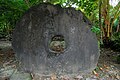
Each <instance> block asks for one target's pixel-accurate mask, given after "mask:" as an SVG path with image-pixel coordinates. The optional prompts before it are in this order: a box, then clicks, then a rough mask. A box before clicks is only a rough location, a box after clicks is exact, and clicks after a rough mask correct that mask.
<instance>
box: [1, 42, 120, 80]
mask: <svg viewBox="0 0 120 80" xmlns="http://www.w3.org/2000/svg"><path fill="white" fill-rule="evenodd" d="M117 55H120V52H116V51H113V50H111V49H108V48H107V49H106V48H101V49H100V58H99V61H98V65H97V67H96V69H95V70H94V71H92V72H91V73H87V74H78V75H74V76H72V77H71V76H69V75H61V76H57V75H55V74H52V75H51V76H42V78H46V79H41V78H39V79H38V77H34V76H32V75H31V74H28V73H23V72H19V71H18V70H17V68H18V67H19V66H20V62H18V61H17V60H16V59H15V53H14V52H13V50H12V47H11V42H10V41H5V40H1V41H0V80H120V64H118V63H117V61H116V56H117Z"/></svg>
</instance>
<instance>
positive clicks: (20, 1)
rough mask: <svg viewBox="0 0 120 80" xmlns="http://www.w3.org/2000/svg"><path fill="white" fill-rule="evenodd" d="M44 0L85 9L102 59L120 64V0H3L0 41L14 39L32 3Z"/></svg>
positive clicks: (102, 60)
mask: <svg viewBox="0 0 120 80" xmlns="http://www.w3.org/2000/svg"><path fill="white" fill-rule="evenodd" d="M40 3H51V4H54V5H60V6H61V7H63V8H67V7H73V8H75V9H76V10H81V11H82V12H83V13H84V14H85V16H87V18H88V19H89V20H90V22H91V23H92V28H91V31H92V32H94V33H95V34H96V36H97V39H98V44H99V48H100V51H101V56H100V60H99V63H103V64H104V67H105V65H106V64H107V63H111V64H115V65H116V64H117V66H120V0H0V41H12V37H11V36H12V33H13V30H14V27H15V25H16V23H17V22H18V21H19V20H20V18H21V17H22V16H23V14H24V13H25V12H26V11H27V10H28V9H29V8H30V7H32V6H35V5H38V4H40ZM0 50H2V49H0ZM6 52H8V53H11V52H10V51H6ZM10 55H11V54H10ZM0 56H6V54H2V53H1V55H0ZM7 56H8V55H7ZM0 59H2V58H0ZM1 62H2V61H1ZM106 62H107V63H106ZM97 69H98V68H97ZM100 69H101V68H100ZM119 69H120V68H119ZM94 73H95V72H94Z"/></svg>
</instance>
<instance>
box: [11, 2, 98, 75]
mask: <svg viewBox="0 0 120 80" xmlns="http://www.w3.org/2000/svg"><path fill="white" fill-rule="evenodd" d="M90 27H91V24H90V22H89V20H88V19H87V18H86V17H85V16H84V14H83V13H82V12H81V11H76V10H75V9H74V8H61V7H60V6H58V5H56V6H55V5H51V4H45V3H44V4H39V5H37V6H34V7H32V8H30V9H29V10H28V11H27V12H26V13H25V14H24V16H23V17H22V19H21V20H20V22H18V23H17V25H16V27H15V30H14V34H13V41H12V46H13V49H14V51H15V52H16V57H17V59H19V60H20V61H21V63H22V67H21V69H22V70H24V71H29V72H34V73H40V74H45V75H49V74H52V73H56V74H77V73H79V72H89V71H91V70H93V69H94V68H95V67H96V64H97V60H98V57H99V49H98V43H97V39H96V35H95V34H94V33H92V32H91V30H90Z"/></svg>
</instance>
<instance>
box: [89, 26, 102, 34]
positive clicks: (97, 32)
mask: <svg viewBox="0 0 120 80" xmlns="http://www.w3.org/2000/svg"><path fill="white" fill-rule="evenodd" d="M91 31H92V32H94V33H95V34H96V35H99V34H100V28H99V27H98V26H97V27H96V26H93V27H92V28H91Z"/></svg>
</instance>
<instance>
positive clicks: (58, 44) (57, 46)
mask: <svg viewBox="0 0 120 80" xmlns="http://www.w3.org/2000/svg"><path fill="white" fill-rule="evenodd" d="M49 48H50V51H51V52H54V53H61V52H63V51H64V50H65V48H66V43H65V40H64V36H62V35H55V36H53V37H52V38H51V41H50V44H49Z"/></svg>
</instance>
